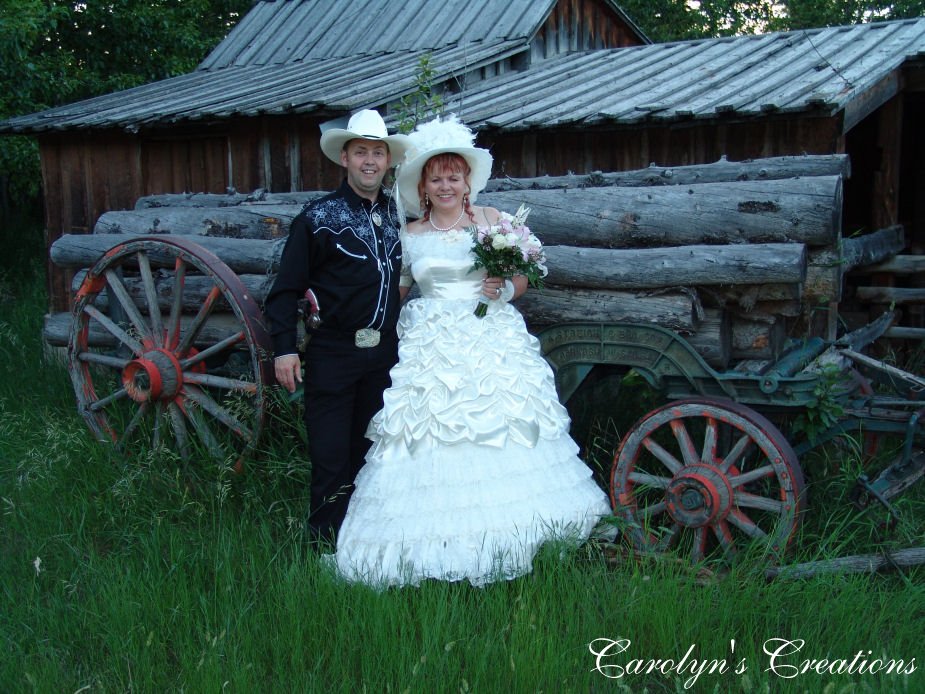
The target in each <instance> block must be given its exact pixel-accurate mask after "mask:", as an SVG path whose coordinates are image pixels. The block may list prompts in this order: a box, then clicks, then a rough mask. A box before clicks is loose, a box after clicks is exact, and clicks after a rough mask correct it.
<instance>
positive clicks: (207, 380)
mask: <svg viewBox="0 0 925 694" xmlns="http://www.w3.org/2000/svg"><path fill="white" fill-rule="evenodd" d="M183 380H184V381H185V382H186V383H196V384H197V385H203V386H213V387H215V388H224V389H225V390H236V391H240V392H242V393H247V394H248V395H256V393H257V384H256V383H254V382H253V381H241V380H239V379H236V378H226V377H225V376H211V375H209V374H201V373H196V372H195V371H184V372H183Z"/></svg>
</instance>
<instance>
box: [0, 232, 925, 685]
mask: <svg viewBox="0 0 925 694" xmlns="http://www.w3.org/2000/svg"><path fill="white" fill-rule="evenodd" d="M2 240H3V241H4V242H5V244H4V245H5V247H9V246H8V244H10V243H13V241H12V240H11V237H10V235H9V234H4V237H3V239H2ZM14 245H15V244H14ZM33 250H34V249H33ZM29 257H32V258H34V257H35V256H34V255H33V254H31V253H29V252H23V253H18V252H15V253H11V254H10V255H9V256H8V258H7V260H6V261H4V265H3V268H4V269H2V270H0V590H2V604H3V607H2V609H0V642H2V651H0V691H3V692H29V691H37V692H121V691H136V692H162V691H185V692H218V691H231V692H273V691H285V692H314V691H318V692H341V691H343V692H357V691H368V692H386V691H388V692H469V691H472V692H496V691H497V692H501V691H512V692H539V691H545V692H605V691H606V692H609V691H618V692H643V691H649V692H680V691H694V692H713V691H717V692H727V691H742V692H753V691H755V692H761V691H770V692H778V691H780V692H804V691H806V692H849V691H850V692H868V691H876V692H881V691H882V692H894V691H895V692H905V691H908V692H917V691H925V677H923V676H922V672H923V670H925V652H923V643H925V626H923V625H925V585H923V577H925V571H923V570H922V569H915V570H909V571H907V572H906V573H905V574H898V573H892V574H880V575H873V576H871V575H827V576H820V577H817V578H813V579H807V580H801V581H774V582H767V581H766V580H765V579H764V574H763V571H764V568H765V564H764V562H763V560H762V559H761V558H760V557H745V558H744V559H743V561H741V562H739V563H738V564H736V565H735V566H734V567H733V568H732V570H731V571H730V572H729V573H728V574H725V575H722V576H721V575H720V574H719V573H711V571H710V569H713V568H716V567H712V566H704V567H691V566H689V565H687V564H686V563H684V562H679V561H673V560H672V559H671V558H670V557H668V558H663V559H661V560H658V561H636V562H632V563H626V562H622V563H615V562H612V561H608V560H607V558H606V557H604V556H603V555H602V553H601V552H600V551H599V550H596V549H591V548H588V547H585V548H578V549H575V548H569V549H564V550H563V549H562V548H549V549H548V551H545V552H544V553H542V554H541V555H540V556H539V557H538V559H537V561H536V565H535V570H534V572H533V573H532V574H531V575H529V576H526V577H524V578H521V579H518V580H515V581H511V582H506V583H500V584H495V585H491V586H488V587H486V588H482V589H478V588H473V587H471V586H469V585H468V584H445V583H438V582H429V583H425V584H424V585H422V586H421V587H420V588H417V589H401V590H394V589H393V590H387V591H384V592H375V591H373V590H370V589H367V588H363V587H356V586H349V585H344V584H343V583H341V582H339V581H338V580H337V579H336V578H335V577H333V576H332V575H331V574H330V573H329V572H328V571H327V570H326V569H325V567H324V566H323V565H321V564H320V563H319V561H318V559H317V558H316V557H315V556H314V555H313V554H311V553H310V552H308V551H307V548H306V546H305V544H304V542H303V537H302V534H301V521H302V518H303V514H304V511H305V508H306V504H307V477H308V470H306V469H305V465H304V464H303V462H302V459H303V457H302V455H301V454H300V453H299V447H300V445H301V442H300V439H299V436H298V435H297V433H296V432H295V431H294V429H293V427H292V426H291V424H290V423H289V422H281V423H279V424H278V425H277V426H274V427H273V428H271V431H270V432H268V435H267V436H266V437H265V438H266V439H267V441H266V443H265V444H264V446H263V449H262V450H261V451H260V453H259V455H258V456H257V459H256V460H254V461H252V462H251V463H250V465H249V467H248V469H247V471H246V472H245V473H244V474H243V475H236V474H234V473H232V472H230V471H228V470H221V469H205V468H204V467H203V466H197V465H195V464H190V465H186V466H184V465H181V464H180V463H179V462H178V461H176V460H174V459H171V458H170V457H169V456H167V455H165V454H164V453H163V452H158V451H145V450H138V451H135V452H134V453H133V455H132V456H131V458H128V459H124V458H120V457H119V456H117V455H115V454H114V452H113V451H112V450H111V449H109V448H106V447H104V446H102V445H101V444H99V443H98V442H96V441H95V440H93V439H92V437H91V436H90V434H89V433H88V431H87V429H86V427H85V425H84V423H83V421H82V420H81V419H80V418H79V417H78V415H77V412H76V409H75V407H74V396H73V392H72V389H71V384H70V381H69V379H68V376H67V372H66V370H65V369H64V367H63V366H61V365H59V364H57V363H54V362H52V361H46V360H45V359H44V358H43V356H42V354H43V349H42V344H41V340H40V332H41V324H42V314H43V312H44V310H45V305H46V304H45V302H46V299H45V295H44V290H43V286H44V285H43V281H42V279H41V268H42V264H41V263H40V262H38V261H37V260H31V261H30V260H29V259H28V258H29ZM805 463H806V465H805V467H806V468H807V470H808V471H811V474H810V475H809V476H810V483H809V487H810V494H811V504H810V511H809V513H808V514H807V519H806V524H805V526H804V529H803V530H802V532H801V537H799V538H798V539H797V542H796V549H795V551H794V553H793V555H792V556H791V557H789V559H790V560H791V561H800V560H810V559H818V558H824V557H832V556H841V555H845V554H849V553H868V552H875V551H877V550H878V549H880V548H882V547H884V546H896V547H908V546H913V545H918V546H921V545H923V544H925V543H923V541H922V540H923V528H925V505H923V501H922V499H923V494H922V493H921V491H920V490H914V491H913V493H910V494H909V495H907V497H905V498H903V499H902V500H901V501H900V502H899V503H898V508H899V509H900V511H901V513H902V522H901V523H900V525H899V527H898V528H897V529H896V531H895V532H894V533H892V534H889V535H886V534H885V533H884V532H883V531H882V530H880V529H879V528H878V526H877V520H878V519H879V516H875V515H874V514H866V515H860V514H858V513H857V512H854V511H852V510H851V509H850V508H849V507H848V504H847V502H846V499H845V496H846V494H847V490H848V489H849V487H850V482H851V479H852V474H853V472H856V469H857V462H856V460H854V458H853V455H852V453H851V449H850V448H845V449H840V448H832V449H829V450H827V451H825V452H823V453H821V454H818V455H816V456H814V457H813V458H812V459H811V460H807V461H805ZM881 536H884V537H881ZM720 576H721V577H720ZM786 642H790V643H789V644H787V643H786ZM775 649H777V650H778V654H777V655H775V656H772V655H769V654H768V653H767V652H766V651H774V650H775ZM592 651H597V652H598V653H599V655H595V654H594V653H593V652H592ZM685 656H686V657H685ZM822 659H827V660H829V661H833V660H838V659H844V663H842V665H843V669H848V667H849V664H851V663H852V660H853V661H854V662H853V666H852V667H851V668H850V669H851V670H852V672H851V673H848V672H843V673H842V674H832V673H831V672H829V671H828V670H827V669H826V668H827V667H829V668H831V669H832V670H834V669H836V668H837V666H838V663H836V664H835V665H829V666H826V665H820V663H819V662H815V663H813V662H809V663H808V664H807V665H806V666H804V661H820V660H822ZM655 660H660V661H661V662H660V663H653V662H652V661H655ZM669 660H670V661H671V662H668V661H669ZM913 660H914V662H913ZM890 661H903V662H902V665H901V666H900V665H899V664H898V663H896V664H895V667H894V668H892V669H891V670H887V669H880V668H881V667H883V666H885V665H887V664H889V662H890ZM804 667H805V668H807V669H806V671H805V672H801V669H804ZM877 670H879V671H877ZM898 671H902V672H898Z"/></svg>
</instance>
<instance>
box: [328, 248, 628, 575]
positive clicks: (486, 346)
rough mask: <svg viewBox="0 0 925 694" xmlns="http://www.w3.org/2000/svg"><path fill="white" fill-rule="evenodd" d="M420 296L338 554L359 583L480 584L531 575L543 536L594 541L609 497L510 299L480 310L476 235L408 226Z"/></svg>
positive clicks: (405, 328) (342, 568) (407, 251)
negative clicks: (581, 451)
mask: <svg viewBox="0 0 925 694" xmlns="http://www.w3.org/2000/svg"><path fill="white" fill-rule="evenodd" d="M402 244H403V253H404V261H405V262H406V263H407V262H408V261H409V258H410V262H411V269H412V275H413V276H414V279H415V281H416V282H417V283H418V285H419V287H420V289H421V296H422V298H420V299H414V300H412V301H409V302H408V303H407V304H406V305H405V307H404V308H403V309H402V314H401V317H400V319H399V323H398V331H399V337H400V343H399V362H398V364H397V365H396V366H395V367H394V368H393V369H392V371H391V377H392V386H391V387H390V388H388V389H387V390H386V391H385V393H384V406H383V408H382V410H381V411H380V412H379V413H378V414H376V416H375V417H373V420H372V421H371V422H370V425H369V430H368V432H367V436H368V437H369V438H370V439H372V441H373V445H372V448H371V449H370V451H369V454H368V455H367V457H366V464H365V466H364V467H363V469H362V470H361V471H360V473H359V475H358V476H357V480H356V489H355V491H354V493H353V496H352V497H351V500H350V507H349V510H348V511H347V516H346V518H345V520H344V523H343V526H342V527H341V530H340V533H339V534H338V540H337V550H336V553H335V555H334V556H333V562H334V564H335V566H336V569H337V571H338V573H339V574H340V575H342V576H343V577H344V578H346V579H347V580H350V581H357V582H362V583H367V584H370V585H374V586H386V585H406V584H411V585H417V584H418V583H420V581H421V580H422V579H424V578H436V579H441V580H462V579H467V580H469V581H470V582H471V583H472V584H474V585H483V584H485V583H488V582H491V581H494V580H499V579H510V578H514V577H516V576H520V575H523V574H525V573H528V572H529V571H531V569H532V560H533V557H534V555H535V553H536V552H537V550H538V548H539V546H540V545H541V544H543V543H544V542H546V541H548V540H552V539H577V540H580V539H584V538H587V536H588V535H589V534H590V532H591V530H592V528H593V527H594V525H595V524H596V523H597V521H598V520H599V519H600V517H601V516H602V515H605V514H608V513H609V512H610V506H609V503H608V500H607V496H606V495H605V494H604V492H603V491H602V490H601V489H600V487H598V485H597V484H596V483H595V482H594V480H593V479H592V477H591V471H590V470H589V469H588V467H587V466H586V465H585V464H584V463H583V462H582V461H581V459H580V458H578V456H577V452H578V447H577V446H576V444H575V442H574V441H572V439H571V438H570V437H569V435H568V425H569V420H568V415H567V414H566V411H565V408H564V407H563V406H562V405H561V404H560V403H559V400H558V398H557V395H556V391H555V383H554V379H553V373H552V370H551V369H550V367H549V365H548V364H547V363H546V361H545V360H544V359H543V357H542V355H541V354H540V350H539V343H538V341H537V340H536V338H535V337H533V336H532V335H530V334H529V333H528V332H527V330H526V327H525V325H524V321H523V317H522V316H521V315H520V313H519V312H518V311H517V310H516V309H515V308H514V307H512V306H510V305H507V304H503V303H500V302H491V305H490V306H489V310H488V314H487V315H486V316H485V317H484V318H477V317H476V316H475V315H473V310H474V308H475V305H476V300H477V297H478V295H479V293H480V291H481V280H482V277H484V272H471V271H470V268H471V267H472V262H473V256H472V254H471V251H470V248H471V246H472V237H471V235H470V234H469V233H468V232H462V231H451V232H446V233H443V232H425V233H419V234H406V235H405V236H404V237H403V239H402Z"/></svg>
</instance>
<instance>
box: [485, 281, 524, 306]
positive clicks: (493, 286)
mask: <svg viewBox="0 0 925 694" xmlns="http://www.w3.org/2000/svg"><path fill="white" fill-rule="evenodd" d="M507 281H508V282H510V283H511V284H512V285H513V286H514V293H513V295H510V294H511V292H510V290H509V289H506V288H505V280H504V278H503V277H486V278H485V279H484V280H482V294H484V295H485V296H487V297H488V298H489V299H492V300H495V299H502V298H503V299H505V300H506V301H513V300H514V299H516V298H517V297H519V296H521V295H522V294H523V293H524V292H525V291H527V284H528V282H527V278H526V277H524V276H523V275H514V276H513V277H512V278H511V279H509V280H507ZM509 295H510V296H509Z"/></svg>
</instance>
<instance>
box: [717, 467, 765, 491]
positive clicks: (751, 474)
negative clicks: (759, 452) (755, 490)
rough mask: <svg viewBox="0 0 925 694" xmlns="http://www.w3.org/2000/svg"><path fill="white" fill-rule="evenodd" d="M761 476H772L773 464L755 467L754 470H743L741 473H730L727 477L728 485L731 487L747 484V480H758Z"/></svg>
mask: <svg viewBox="0 0 925 694" xmlns="http://www.w3.org/2000/svg"><path fill="white" fill-rule="evenodd" d="M763 477H774V466H773V465H765V466H764V467H759V468H755V469H754V470H749V471H748V472H743V473H742V474H741V475H731V476H730V477H729V478H728V479H729V486H731V487H733V488H735V487H741V486H742V485H743V484H748V483H749V482H754V481H755V480H760V479H762V478H763Z"/></svg>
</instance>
